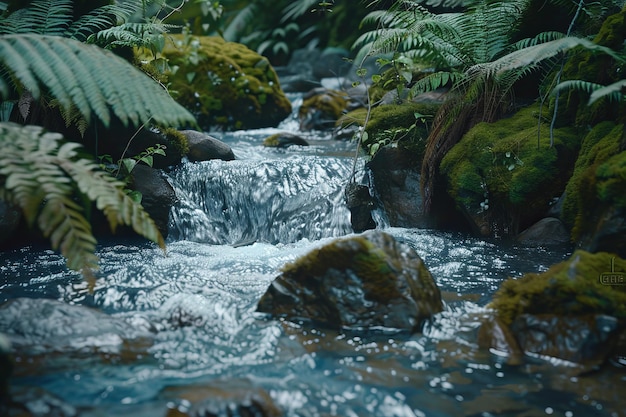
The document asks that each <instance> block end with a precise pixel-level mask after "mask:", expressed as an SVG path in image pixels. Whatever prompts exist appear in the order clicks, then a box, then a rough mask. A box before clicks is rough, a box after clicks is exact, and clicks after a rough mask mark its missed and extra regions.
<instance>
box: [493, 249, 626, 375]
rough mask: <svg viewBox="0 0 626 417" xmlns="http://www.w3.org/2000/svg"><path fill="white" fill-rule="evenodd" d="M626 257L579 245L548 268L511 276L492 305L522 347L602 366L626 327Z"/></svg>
mask: <svg viewBox="0 0 626 417" xmlns="http://www.w3.org/2000/svg"><path fill="white" fill-rule="evenodd" d="M625 271H626V261H624V260H623V259H621V258H617V257H615V256H614V255H612V254H609V253H594V254H592V253H588V252H585V251H582V250H578V251H576V252H574V254H572V256H571V257H570V258H569V259H568V260H566V261H564V262H561V263H558V264H556V265H554V266H552V267H551V268H550V269H548V270H547V271H546V272H543V273H529V274H526V275H524V276H523V277H521V278H517V279H513V278H510V279H508V280H506V281H504V282H503V283H502V285H501V286H500V289H499V290H498V291H497V292H496V293H495V294H494V298H493V301H492V302H491V303H490V307H492V308H493V309H494V310H495V313H496V317H497V318H498V320H500V322H501V323H502V324H503V325H507V326H510V328H511V331H512V334H513V335H514V337H515V339H516V340H517V342H518V344H519V347H520V349H521V350H523V351H525V352H529V353H533V354H538V355H547V356H552V357H556V358H561V359H565V360H568V361H571V362H575V363H580V364H581V365H584V366H596V365H598V364H600V363H602V362H603V361H605V360H606V359H607V356H608V355H609V353H610V351H611V349H612V347H613V346H614V345H615V343H616V341H617V338H618V337H619V332H620V331H621V329H623V328H624V327H625V326H626V286H625V285H624V284H626V272H625Z"/></svg>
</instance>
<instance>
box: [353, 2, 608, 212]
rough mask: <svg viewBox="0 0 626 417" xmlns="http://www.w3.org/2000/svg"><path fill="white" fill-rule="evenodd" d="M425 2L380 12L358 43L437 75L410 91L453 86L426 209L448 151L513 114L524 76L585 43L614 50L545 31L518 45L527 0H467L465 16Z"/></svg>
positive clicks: (436, 130) (438, 134)
mask: <svg viewBox="0 0 626 417" xmlns="http://www.w3.org/2000/svg"><path fill="white" fill-rule="evenodd" d="M422 3H426V2H425V1H397V2H396V3H395V4H394V7H392V8H391V9H390V10H388V11H374V12H372V13H370V14H369V15H368V17H367V18H366V19H364V24H367V23H375V24H376V25H377V28H376V29H375V30H373V31H370V32H367V33H365V34H364V35H362V36H361V38H360V39H359V40H358V42H357V44H356V46H360V47H361V52H360V53H361V54H363V53H365V51H369V52H368V53H372V52H371V51H375V52H376V53H396V54H402V55H403V56H406V57H409V58H411V59H412V60H413V61H414V62H415V63H416V64H419V65H421V66H422V67H428V66H430V67H432V68H433V69H434V70H433V71H431V72H430V73H428V74H426V75H425V76H424V77H423V78H421V79H419V80H417V81H416V82H414V83H412V85H411V86H410V88H411V91H412V93H413V94H418V93H421V92H425V91H431V90H434V89H436V88H439V87H440V86H442V85H449V86H450V91H449V93H448V94H447V97H448V100H447V101H446V102H445V103H444V104H443V105H442V107H441V109H440V111H439V112H438V114H437V116H436V117H435V119H434V121H433V126H432V129H431V133H430V137H429V140H428V145H427V149H426V154H425V158H424V163H423V165H422V192H423V194H424V206H425V207H424V208H425V210H426V211H428V210H429V209H430V207H431V204H432V201H433V194H434V184H435V178H436V177H437V172H438V168H439V164H440V162H441V160H442V158H443V157H444V156H445V154H446V153H447V152H448V151H449V150H450V149H451V148H452V147H453V146H454V145H455V144H456V143H457V142H458V141H459V140H460V138H461V137H462V135H463V134H464V133H465V132H466V131H467V130H468V129H469V128H471V127H472V126H473V125H475V124H477V123H479V122H481V121H485V122H491V121H494V120H496V119H498V118H499V117H501V116H502V115H503V114H505V113H506V112H507V111H509V110H510V109H511V105H512V103H514V100H513V97H512V90H513V86H514V85H515V84H516V83H517V82H518V81H519V80H520V79H522V78H523V77H524V76H526V75H528V74H529V73H531V72H533V71H535V70H537V69H539V68H542V66H543V65H544V64H546V63H550V62H552V63H554V64H556V61H555V59H556V58H558V57H560V56H561V55H562V54H563V53H565V52H567V51H569V50H571V49H574V48H577V47H580V46H583V47H585V48H588V49H590V50H593V51H600V52H603V53H607V54H611V55H613V56H614V55H615V53H614V52H613V51H612V50H610V49H609V48H605V47H602V46H599V45H596V44H594V43H593V42H591V41H589V40H587V39H585V38H579V37H575V36H565V35H564V34H562V33H558V32H554V31H552V32H542V33H540V34H538V35H536V36H534V37H532V38H529V39H523V40H521V41H517V42H515V41H514V39H513V37H512V36H513V35H514V34H515V29H516V28H517V26H518V24H519V22H520V19H521V17H522V15H523V13H524V12H525V10H526V9H527V8H528V7H529V5H530V1H529V0H515V1H493V0H476V1H471V2H463V3H464V5H465V9H464V11H462V12H454V13H441V14H435V13H432V12H430V11H429V9H428V8H426V7H425V6H423V5H422Z"/></svg>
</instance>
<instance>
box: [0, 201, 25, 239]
mask: <svg viewBox="0 0 626 417" xmlns="http://www.w3.org/2000/svg"><path fill="white" fill-rule="evenodd" d="M21 218H22V213H21V211H20V209H19V207H18V206H16V205H14V204H11V203H8V202H6V201H5V200H3V199H0V244H1V243H4V242H6V241H7V240H9V239H10V238H11V236H12V235H13V233H14V232H15V230H16V229H17V227H18V226H19V224H20V219H21Z"/></svg>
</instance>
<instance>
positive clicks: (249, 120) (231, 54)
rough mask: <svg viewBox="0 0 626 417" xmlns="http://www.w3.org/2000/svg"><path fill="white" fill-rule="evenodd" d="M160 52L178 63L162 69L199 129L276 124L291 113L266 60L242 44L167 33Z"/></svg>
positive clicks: (216, 38)
mask: <svg viewBox="0 0 626 417" xmlns="http://www.w3.org/2000/svg"><path fill="white" fill-rule="evenodd" d="M162 54H163V57H164V58H165V59H167V60H168V63H169V67H170V68H176V71H171V72H169V73H167V74H166V75H167V77H168V82H169V83H170V85H171V89H172V90H174V91H176V93H177V94H176V100H177V101H178V102H179V103H180V104H181V105H183V106H184V107H185V108H187V109H188V110H189V111H190V112H191V113H192V114H193V115H194V116H195V117H196V120H197V121H198V124H199V125H200V127H201V128H202V130H205V131H209V130H212V129H215V128H222V129H255V128H261V127H276V126H277V125H278V124H279V123H280V122H281V121H283V120H284V119H285V118H286V117H287V116H289V114H290V113H291V102H290V101H289V99H288V98H287V97H286V96H285V94H284V92H283V91H282V89H281V87H280V82H279V80H278V76H277V74H276V71H275V70H274V68H273V67H272V65H271V64H270V62H269V61H268V60H267V58H265V57H264V56H262V55H259V54H258V53H256V52H255V51H253V50H251V49H249V48H247V47H246V46H244V45H243V44H240V43H236V42H226V41H225V40H224V39H223V38H221V37H219V36H186V35H180V34H168V36H167V37H166V44H165V47H164V48H163V51H162ZM138 58H139V60H141V59H142V58H143V57H141V56H139V57H138Z"/></svg>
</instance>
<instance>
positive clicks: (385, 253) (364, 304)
mask: <svg viewBox="0 0 626 417" xmlns="http://www.w3.org/2000/svg"><path fill="white" fill-rule="evenodd" d="M257 310H258V311H259V312H265V313H269V314H270V315H272V316H282V317H287V318H288V319H291V320H298V319H304V320H310V321H313V322H315V323H318V324H320V325H322V326H324V327H327V328H332V329H375V328H379V327H383V328H391V329H397V330H403V331H409V332H413V331H419V330H420V329H421V326H422V324H423V323H424V322H425V321H426V320H428V319H429V318H430V317H431V316H432V315H433V314H435V313H437V312H440V311H441V310H442V301H441V294H440V291H439V288H438V287H437V285H436V283H435V281H434V280H433V278H432V276H431V274H430V272H429V271H428V269H427V268H426V266H425V265H424V263H423V262H422V260H421V258H420V257H419V255H417V253H416V252H415V251H414V250H413V249H412V248H410V247H409V246H407V245H405V244H403V243H400V242H397V241H396V240H395V239H394V238H393V237H392V236H390V235H389V234H387V233H384V232H381V231H377V230H374V231H368V232H365V233H363V234H361V235H358V236H354V237H349V238H344V239H338V240H335V241H333V242H331V243H329V244H327V245H325V246H323V247H321V248H319V249H315V250H313V251H312V252H310V253H309V254H307V255H305V256H303V257H301V258H299V259H298V260H296V261H295V262H294V263H291V264H288V265H286V266H285V267H284V268H283V271H282V274H281V275H280V276H278V277H277V278H276V279H275V280H274V281H273V282H272V284H271V285H270V287H269V288H268V290H267V291H266V293H265V294H264V295H263V296H262V297H261V299H260V301H259V303H258V305H257Z"/></svg>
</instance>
